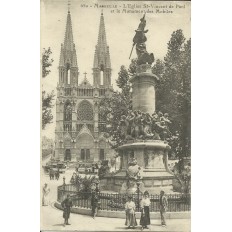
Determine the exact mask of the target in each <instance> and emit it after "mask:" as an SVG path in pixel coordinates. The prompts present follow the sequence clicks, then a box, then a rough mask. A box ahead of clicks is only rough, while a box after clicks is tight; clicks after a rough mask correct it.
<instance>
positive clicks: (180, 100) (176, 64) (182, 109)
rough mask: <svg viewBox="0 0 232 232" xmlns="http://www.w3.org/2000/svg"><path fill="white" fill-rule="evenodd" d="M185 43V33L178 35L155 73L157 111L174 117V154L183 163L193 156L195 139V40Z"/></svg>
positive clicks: (171, 42) (154, 67) (156, 66)
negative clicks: (193, 97) (193, 84)
mask: <svg viewBox="0 0 232 232" xmlns="http://www.w3.org/2000/svg"><path fill="white" fill-rule="evenodd" d="M185 40H186V39H185V37H184V35H183V32H182V30H177V31H174V32H173V33H172V35H171V39H170V41H169V42H168V52H167V54H166V56H165V58H164V62H163V61H160V60H157V61H156V63H155V64H154V66H153V72H154V73H155V74H156V75H157V76H159V77H160V81H159V82H158V83H157V86H156V93H157V97H156V99H157V102H156V108H157V109H158V110H160V111H162V112H167V113H169V115H170V118H171V120H172V125H171V128H170V129H171V131H174V132H175V131H176V134H177V135H178V138H177V139H175V140H173V141H171V143H172V144H171V146H172V151H174V152H175V153H176V154H177V155H178V158H179V159H180V160H182V156H188V155H190V135H191V128H190V120H191V40H190V39H189V40H188V41H187V42H185ZM177 150H178V151H177ZM180 151H181V152H180Z"/></svg>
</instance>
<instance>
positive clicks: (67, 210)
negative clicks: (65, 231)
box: [61, 194, 73, 226]
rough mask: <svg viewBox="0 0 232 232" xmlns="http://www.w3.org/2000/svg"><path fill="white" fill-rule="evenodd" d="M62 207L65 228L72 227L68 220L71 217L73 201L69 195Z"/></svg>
mask: <svg viewBox="0 0 232 232" xmlns="http://www.w3.org/2000/svg"><path fill="white" fill-rule="evenodd" d="M61 206H62V208H63V218H64V226H65V225H70V224H69V223H68V219H69V216H70V211H71V207H72V206H73V204H72V200H71V198H70V195H69V194H68V195H67V197H66V198H65V199H64V201H63V202H62V203H61Z"/></svg>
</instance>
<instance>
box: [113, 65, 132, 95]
mask: <svg viewBox="0 0 232 232" xmlns="http://www.w3.org/2000/svg"><path fill="white" fill-rule="evenodd" d="M129 78H130V76H129V73H128V71H127V70H126V67H125V66H124V65H122V66H121V69H120V72H119V73H118V79H117V80H116V83H117V86H118V87H119V88H120V89H121V90H122V95H123V96H128V97H129V95H130V90H131V86H130V82H129Z"/></svg>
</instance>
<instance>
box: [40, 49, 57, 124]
mask: <svg viewBox="0 0 232 232" xmlns="http://www.w3.org/2000/svg"><path fill="white" fill-rule="evenodd" d="M51 54H52V51H51V48H50V47H49V48H48V49H45V48H44V49H43V54H42V77H43V78H45V77H46V76H47V75H48V74H49V73H50V72H51V70H49V68H50V67H51V66H52V62H53V59H51V58H50V55H51ZM54 97H55V95H54V91H52V92H51V93H46V91H44V90H43V91H42V129H45V127H46V125H47V124H49V123H52V120H53V115H52V110H51V109H52V107H53V106H54V105H53V104H52V102H53V100H54Z"/></svg>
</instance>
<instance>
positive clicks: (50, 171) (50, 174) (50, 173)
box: [49, 168, 52, 180]
mask: <svg viewBox="0 0 232 232" xmlns="http://www.w3.org/2000/svg"><path fill="white" fill-rule="evenodd" d="M49 178H50V180H51V179H52V169H51V168H50V169H49Z"/></svg>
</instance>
